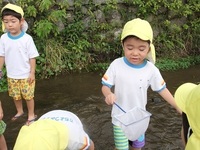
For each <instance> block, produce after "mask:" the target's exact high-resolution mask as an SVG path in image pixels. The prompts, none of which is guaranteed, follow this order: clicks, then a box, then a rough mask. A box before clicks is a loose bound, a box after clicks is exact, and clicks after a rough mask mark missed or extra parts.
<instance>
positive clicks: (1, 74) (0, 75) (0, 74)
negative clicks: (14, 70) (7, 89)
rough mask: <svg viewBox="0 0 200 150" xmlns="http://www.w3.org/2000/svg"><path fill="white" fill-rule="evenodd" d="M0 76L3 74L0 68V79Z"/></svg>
mask: <svg viewBox="0 0 200 150" xmlns="http://www.w3.org/2000/svg"><path fill="white" fill-rule="evenodd" d="M2 76H3V73H2V71H1V70H0V79H1V78H2Z"/></svg>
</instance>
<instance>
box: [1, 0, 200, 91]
mask: <svg viewBox="0 0 200 150" xmlns="http://www.w3.org/2000/svg"><path fill="white" fill-rule="evenodd" d="M16 4H18V5H20V6H21V7H22V8H23V9H24V11H25V19H26V20H27V22H28V24H29V29H28V33H29V34H30V35H32V36H33V39H34V41H35V43H36V46H37V48H38V51H39V53H40V57H38V58H37V69H36V72H37V74H36V75H37V78H49V77H53V76H56V75H59V74H61V73H63V72H69V73H70V72H77V71H79V72H81V71H99V70H105V69H106V68H107V67H108V64H109V63H110V62H111V61H112V60H114V59H115V58H117V57H120V56H122V48H121V43H120V29H122V27H123V25H124V24H125V22H127V21H128V20H130V19H133V18H135V17H140V18H143V19H147V20H148V21H149V22H150V23H151V25H152V27H153V29H154V34H155V38H154V45H155V47H156V53H157V58H158V59H157V60H158V61H157V63H156V65H157V66H158V67H159V68H160V69H161V70H176V69H180V68H184V69H185V68H188V67H189V66H191V65H194V64H199V63H200V56H199V54H200V51H199V47H200V45H199V39H200V17H199V12H200V3H199V1H198V0H190V1H185V2H183V1H182V0H175V1H174V0H173V1H172V0H159V1H158V0H148V1H147V0H134V1H133V0H124V1H122V2H120V3H117V0H106V3H102V4H94V3H93V1H92V0H89V1H87V2H85V1H82V0H76V1H75V2H74V3H73V4H69V3H68V1H67V0H62V1H57V0H26V1H24V0H16ZM101 13H102V17H101V18H99V16H100V14H101ZM116 16H117V17H119V18H120V19H117V17H116ZM3 71H4V75H5V74H6V72H5V69H4V70H3ZM5 85H6V79H5V78H3V80H1V82H0V87H1V89H0V91H2V90H5V89H6V86H5Z"/></svg>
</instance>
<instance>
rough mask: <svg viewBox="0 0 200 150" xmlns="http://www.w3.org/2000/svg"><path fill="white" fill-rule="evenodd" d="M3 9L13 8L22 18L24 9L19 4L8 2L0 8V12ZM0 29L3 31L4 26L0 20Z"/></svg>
mask: <svg viewBox="0 0 200 150" xmlns="http://www.w3.org/2000/svg"><path fill="white" fill-rule="evenodd" d="M5 9H10V10H13V11H15V12H17V13H19V14H21V15H22V18H23V17H24V11H23V9H22V8H21V7H20V6H17V5H14V4H10V3H8V4H7V5H5V6H4V7H3V8H2V9H1V13H2V12H3V11H4V10H5ZM2 30H3V31H5V26H4V24H3V22H2Z"/></svg>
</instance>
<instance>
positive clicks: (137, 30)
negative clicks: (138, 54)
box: [121, 18, 156, 64]
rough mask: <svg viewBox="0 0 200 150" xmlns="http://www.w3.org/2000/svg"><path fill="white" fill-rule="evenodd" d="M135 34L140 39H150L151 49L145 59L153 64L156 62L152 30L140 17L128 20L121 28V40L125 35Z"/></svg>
mask: <svg viewBox="0 0 200 150" xmlns="http://www.w3.org/2000/svg"><path fill="white" fill-rule="evenodd" d="M130 35H133V36H136V37H138V38H140V39H141V40H144V41H147V40H149V41H150V48H151V51H150V52H149V54H148V56H147V59H149V61H151V62H152V63H154V64H155V62H156V54H155V47H154V45H153V44H152V42H153V30H152V28H151V25H150V24H149V22H148V21H146V20H142V19H140V18H136V19H133V20H131V21H128V22H127V23H126V24H125V25H124V28H123V30H122V35H121V41H123V40H124V39H125V38H126V37H127V36H130Z"/></svg>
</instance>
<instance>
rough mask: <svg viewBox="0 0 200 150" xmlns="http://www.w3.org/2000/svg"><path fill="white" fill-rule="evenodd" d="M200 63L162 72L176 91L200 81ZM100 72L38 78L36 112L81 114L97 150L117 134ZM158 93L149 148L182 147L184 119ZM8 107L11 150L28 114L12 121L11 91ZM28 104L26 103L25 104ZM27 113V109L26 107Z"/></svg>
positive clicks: (107, 149)
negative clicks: (159, 99) (189, 83)
mask: <svg viewBox="0 0 200 150" xmlns="http://www.w3.org/2000/svg"><path fill="white" fill-rule="evenodd" d="M199 70H200V66H199V65H198V66H195V67H191V68H189V69H187V70H179V71H174V72H162V74H163V77H164V78H165V80H166V82H167V86H168V88H169V90H170V91H171V92H172V93H174V91H175V90H176V88H177V87H178V86H179V85H181V84H182V83H184V82H189V81H190V82H195V83H197V82H199V81H200V71H199ZM100 89H101V76H100V75H99V73H87V74H71V75H65V76H60V77H57V78H55V79H49V80H38V81H37V85H36V92H35V104H36V114H37V115H38V116H41V115H42V114H43V113H45V112H47V111H50V110H53V109H65V110H69V111H72V112H74V113H75V114H77V115H78V116H79V118H80V119H81V120H82V122H83V124H84V125H85V130H86V131H87V132H88V133H89V135H90V137H91V138H92V139H93V141H94V142H95V146H96V150H102V149H104V150H113V148H114V142H113V134H112V125H111V118H110V111H111V108H110V107H109V106H107V105H106V104H105V103H104V98H103V96H102V94H101V90H100ZM155 97H158V98H160V97H159V96H158V94H156V93H152V92H151V91H149V96H148V98H149V100H148V105H147V109H148V110H149V111H150V112H151V113H152V114H153V115H152V117H151V122H150V125H149V128H148V130H147V133H146V146H145V148H144V149H145V150H154V149H156V150H181V149H183V147H182V145H181V140H180V127H181V118H180V116H179V115H178V114H177V113H176V111H175V110H174V109H173V108H172V107H170V105H169V104H167V103H166V102H165V101H163V100H161V101H152V98H155ZM0 98H1V100H2V103H3V108H4V121H5V122H6V123H7V130H6V133H5V137H6V140H7V144H8V147H9V149H10V150H11V149H12V147H13V145H14V142H15V139H16V137H17V134H18V131H19V129H20V127H21V126H22V125H23V124H24V123H25V121H26V118H27V115H25V116H23V117H22V118H20V119H19V120H17V121H15V122H11V121H10V119H11V118H12V117H13V115H14V114H15V113H16V112H15V107H14V103H13V101H12V99H11V98H9V97H8V95H7V93H0ZM24 106H25V103H24ZM24 108H25V112H26V107H24Z"/></svg>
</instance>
